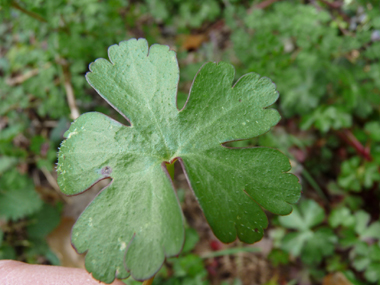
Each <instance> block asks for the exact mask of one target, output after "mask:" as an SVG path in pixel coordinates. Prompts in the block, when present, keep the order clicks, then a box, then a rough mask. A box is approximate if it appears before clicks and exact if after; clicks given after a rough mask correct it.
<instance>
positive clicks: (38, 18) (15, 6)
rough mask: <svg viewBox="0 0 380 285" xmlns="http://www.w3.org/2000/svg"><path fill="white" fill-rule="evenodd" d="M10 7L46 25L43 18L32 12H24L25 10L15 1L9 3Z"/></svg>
mask: <svg viewBox="0 0 380 285" xmlns="http://www.w3.org/2000/svg"><path fill="white" fill-rule="evenodd" d="M11 6H12V7H13V8H15V9H17V10H19V11H21V12H23V13H24V14H26V15H28V16H30V17H32V18H34V19H36V20H38V21H40V22H42V23H47V21H46V19H45V18H43V17H42V16H40V15H38V14H36V13H34V12H32V11H29V10H26V9H25V8H23V7H21V6H20V5H19V4H18V3H17V2H16V1H12V2H11Z"/></svg>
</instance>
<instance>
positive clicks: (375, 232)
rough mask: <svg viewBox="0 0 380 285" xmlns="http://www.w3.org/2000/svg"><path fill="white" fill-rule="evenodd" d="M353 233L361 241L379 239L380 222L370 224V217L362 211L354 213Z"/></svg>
mask: <svg viewBox="0 0 380 285" xmlns="http://www.w3.org/2000/svg"><path fill="white" fill-rule="evenodd" d="M355 219H356V224H355V232H356V233H357V234H358V235H359V237H360V239H361V240H366V239H380V222H379V221H376V222H373V223H371V224H370V219H371V217H370V215H369V214H368V213H366V212H364V211H358V212H356V213H355Z"/></svg>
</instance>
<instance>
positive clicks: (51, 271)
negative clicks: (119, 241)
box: [0, 260, 124, 285]
mask: <svg viewBox="0 0 380 285" xmlns="http://www.w3.org/2000/svg"><path fill="white" fill-rule="evenodd" d="M0 284H1V285H30V284H35V285H78V284H81V285H101V284H105V283H102V282H100V281H97V280H95V279H94V278H92V276H91V274H90V273H88V272H87V271H86V270H84V269H79V268H68V267H60V266H51V265H31V264H26V263H22V262H19V261H14V260H0ZM112 285H124V283H123V282H121V281H120V280H115V281H114V282H113V283H112Z"/></svg>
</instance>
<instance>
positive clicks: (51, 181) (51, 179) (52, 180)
mask: <svg viewBox="0 0 380 285" xmlns="http://www.w3.org/2000/svg"><path fill="white" fill-rule="evenodd" d="M41 171H42V173H43V174H44V175H45V177H46V180H47V181H48V182H49V184H50V186H51V187H52V188H53V189H54V190H55V191H57V192H58V194H59V196H60V197H61V198H62V199H63V200H64V201H65V202H68V199H67V197H66V196H64V195H62V193H61V190H60V189H59V186H58V183H57V180H56V179H55V178H54V177H53V175H52V174H51V173H50V171H49V170H47V169H46V168H45V167H42V168H41Z"/></svg>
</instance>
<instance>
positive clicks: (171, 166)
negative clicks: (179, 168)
mask: <svg viewBox="0 0 380 285" xmlns="http://www.w3.org/2000/svg"><path fill="white" fill-rule="evenodd" d="M174 162H175V161H173V163H167V164H166V169H167V170H168V173H169V175H170V177H171V178H172V180H174Z"/></svg>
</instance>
